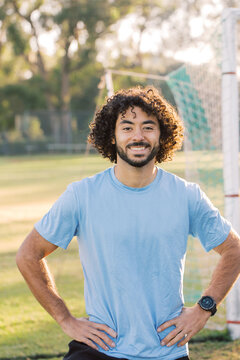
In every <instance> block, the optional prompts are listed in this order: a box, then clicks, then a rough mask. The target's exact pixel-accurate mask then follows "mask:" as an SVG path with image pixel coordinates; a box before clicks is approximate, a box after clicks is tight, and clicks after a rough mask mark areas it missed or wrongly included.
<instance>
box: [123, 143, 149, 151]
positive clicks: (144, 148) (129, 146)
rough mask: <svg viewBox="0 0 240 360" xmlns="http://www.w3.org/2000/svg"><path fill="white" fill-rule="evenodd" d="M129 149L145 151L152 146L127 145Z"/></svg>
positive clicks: (144, 144)
mask: <svg viewBox="0 0 240 360" xmlns="http://www.w3.org/2000/svg"><path fill="white" fill-rule="evenodd" d="M127 148H128V149H130V150H132V151H144V150H146V149H147V148H150V145H149V144H147V143H132V144H129V145H127Z"/></svg>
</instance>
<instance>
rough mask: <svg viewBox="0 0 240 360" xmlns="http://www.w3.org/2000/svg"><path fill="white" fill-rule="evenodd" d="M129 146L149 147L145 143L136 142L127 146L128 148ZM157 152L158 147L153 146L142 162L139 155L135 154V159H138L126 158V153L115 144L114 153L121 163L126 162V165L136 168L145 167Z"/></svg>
mask: <svg viewBox="0 0 240 360" xmlns="http://www.w3.org/2000/svg"><path fill="white" fill-rule="evenodd" d="M130 146H149V145H148V144H146V143H143V142H138V143H137V142H136V143H132V144H130V145H128V147H130ZM158 151H159V145H157V146H154V147H153V148H152V151H151V152H150V154H149V155H148V156H147V158H146V159H144V160H142V159H141V157H143V156H142V155H141V154H136V155H135V157H136V158H138V159H136V160H132V159H130V158H129V157H128V155H127V152H126V151H124V150H123V149H122V148H121V147H120V146H118V144H117V142H116V152H117V154H118V155H119V157H120V158H121V159H122V160H123V161H126V163H128V164H129V165H131V166H134V167H137V168H140V167H143V166H145V165H147V164H148V163H149V162H150V161H151V160H152V159H154V158H155V156H156V155H157V153H158Z"/></svg>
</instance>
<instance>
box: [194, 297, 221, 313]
mask: <svg viewBox="0 0 240 360" xmlns="http://www.w3.org/2000/svg"><path fill="white" fill-rule="evenodd" d="M198 305H199V306H200V307H201V308H202V309H203V310H205V311H210V312H211V316H213V315H214V314H216V312H217V304H216V302H215V300H214V299H213V298H212V297H211V296H202V297H201V299H200V300H199V301H198Z"/></svg>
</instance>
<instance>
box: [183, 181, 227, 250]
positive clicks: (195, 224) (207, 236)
mask: <svg viewBox="0 0 240 360" xmlns="http://www.w3.org/2000/svg"><path fill="white" fill-rule="evenodd" d="M188 190H189V191H188V204H189V234H190V235H192V236H194V237H198V238H199V240H200V241H201V243H202V245H203V247H204V249H205V250H206V251H210V250H211V249H213V248H214V247H216V246H218V245H220V244H221V243H222V242H223V241H224V240H226V238H227V236H228V234H229V232H230V229H231V224H230V223H229V221H227V220H226V219H225V218H223V217H222V216H221V215H220V212H219V210H218V209H217V208H216V207H214V206H213V204H212V203H211V201H210V200H209V198H208V197H207V195H206V194H205V193H204V192H203V191H202V190H201V189H200V187H199V186H198V185H197V184H190V185H189V189H188Z"/></svg>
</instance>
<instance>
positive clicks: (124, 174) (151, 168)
mask: <svg viewBox="0 0 240 360" xmlns="http://www.w3.org/2000/svg"><path fill="white" fill-rule="evenodd" d="M156 175H157V168H156V167H155V161H154V160H153V161H150V162H149V163H148V164H147V165H145V166H143V167H140V168H137V167H134V166H131V165H129V164H127V163H126V162H125V161H123V160H122V159H118V161H117V165H116V166H115V176H116V178H117V179H118V180H119V181H120V182H121V183H122V184H124V185H126V186H129V187H135V188H141V187H144V186H147V185H149V184H150V183H151V182H152V181H153V180H154V179H155V177H156Z"/></svg>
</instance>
